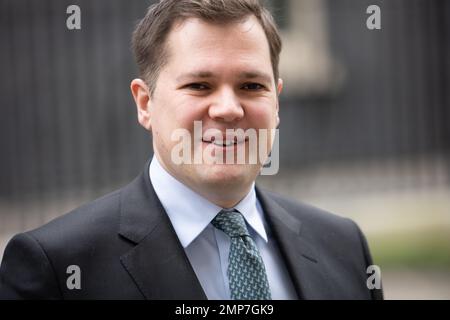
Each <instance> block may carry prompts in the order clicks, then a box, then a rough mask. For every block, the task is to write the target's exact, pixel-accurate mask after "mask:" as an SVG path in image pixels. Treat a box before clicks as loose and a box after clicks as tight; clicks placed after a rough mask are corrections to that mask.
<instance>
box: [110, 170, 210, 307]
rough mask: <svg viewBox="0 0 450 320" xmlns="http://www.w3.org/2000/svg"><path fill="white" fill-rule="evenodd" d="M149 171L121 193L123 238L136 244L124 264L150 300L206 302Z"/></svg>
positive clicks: (126, 254) (128, 253)
mask: <svg viewBox="0 0 450 320" xmlns="http://www.w3.org/2000/svg"><path fill="white" fill-rule="evenodd" d="M148 165H149V163H147V165H146V170H144V173H142V174H141V175H140V176H139V177H138V178H136V180H135V181H133V182H132V183H131V184H130V185H128V186H127V187H125V188H124V189H123V190H122V192H121V216H120V226H119V234H120V235H121V236H123V237H125V238H127V239H128V240H130V241H132V242H134V243H135V244H136V246H135V247H133V249H131V250H130V251H129V252H127V253H125V254H124V255H123V256H122V257H121V258H120V260H121V262H122V264H123V266H124V267H125V269H126V270H127V271H128V273H129V274H130V276H131V277H132V278H133V280H134V282H135V283H136V285H137V286H138V288H139V290H140V291H141V292H142V294H143V295H144V296H145V298H147V299H186V300H192V299H206V295H205V293H204V292H203V289H202V287H201V285H200V283H199V281H198V279H197V277H196V275H195V272H194V270H193V269H192V266H191V264H190V262H189V260H188V258H187V256H186V254H185V252H184V249H183V247H182V245H181V244H180V242H179V240H178V237H177V235H176V233H175V231H174V229H173V227H172V224H171V223H170V220H169V218H168V216H167V214H166V212H165V211H164V208H163V207H162V205H161V203H160V201H159V199H158V197H157V196H156V194H155V192H154V190H153V187H152V185H151V182H150V178H149V176H148V170H147V169H148Z"/></svg>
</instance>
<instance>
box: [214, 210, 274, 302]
mask: <svg viewBox="0 0 450 320" xmlns="http://www.w3.org/2000/svg"><path fill="white" fill-rule="evenodd" d="M211 223H212V224H213V226H214V227H216V228H217V229H219V230H222V231H223V232H224V233H226V234H227V235H228V236H229V237H230V238H231V246H230V255H229V257H228V270H227V275H228V281H229V285H230V292H231V299H233V300H270V299H271V295H270V288H269V281H268V280H267V275H266V269H265V267H264V262H263V260H262V258H261V256H260V255H259V251H258V248H257V247H256V244H255V242H254V241H253V239H252V238H251V237H250V234H249V233H248V230H247V226H246V225H245V220H244V217H243V216H242V214H241V213H240V212H239V211H237V210H235V209H224V210H222V211H220V212H219V214H218V215H217V216H216V217H215V218H214V219H213V221H212V222H211Z"/></svg>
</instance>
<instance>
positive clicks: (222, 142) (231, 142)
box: [202, 137, 248, 148]
mask: <svg viewBox="0 0 450 320" xmlns="http://www.w3.org/2000/svg"><path fill="white" fill-rule="evenodd" d="M247 140H248V138H245V139H238V138H237V137H234V139H224V140H215V138H214V137H211V139H210V140H205V139H204V138H203V139H202V142H204V143H210V144H213V145H215V146H218V147H223V148H225V147H230V146H235V145H239V144H242V143H245V142H246V141H247Z"/></svg>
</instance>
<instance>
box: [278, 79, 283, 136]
mask: <svg viewBox="0 0 450 320" xmlns="http://www.w3.org/2000/svg"><path fill="white" fill-rule="evenodd" d="M282 91H283V79H281V78H278V84H277V128H278V126H279V125H280V117H279V116H278V111H279V110H280V102H279V99H278V97H279V96H280V94H281V92H282Z"/></svg>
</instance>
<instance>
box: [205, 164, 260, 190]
mask: <svg viewBox="0 0 450 320" xmlns="http://www.w3.org/2000/svg"><path fill="white" fill-rule="evenodd" d="M255 169H256V170H255ZM197 170H198V172H197V174H198V176H199V177H201V179H200V180H202V181H203V183H205V184H206V185H209V186H210V187H219V188H220V187H227V186H228V187H229V186H241V187H242V186H243V185H245V184H248V183H252V182H253V181H254V180H255V178H256V174H257V171H258V170H259V169H258V168H254V166H249V165H236V164H233V165H230V164H214V165H204V166H200V167H199V168H198V169H197ZM255 171H256V172H255Z"/></svg>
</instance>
